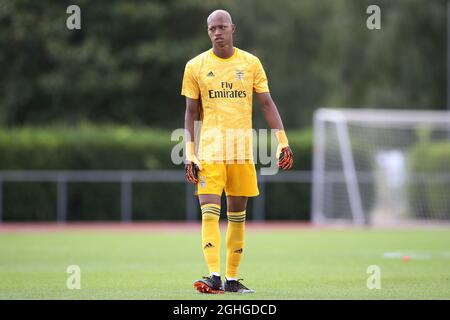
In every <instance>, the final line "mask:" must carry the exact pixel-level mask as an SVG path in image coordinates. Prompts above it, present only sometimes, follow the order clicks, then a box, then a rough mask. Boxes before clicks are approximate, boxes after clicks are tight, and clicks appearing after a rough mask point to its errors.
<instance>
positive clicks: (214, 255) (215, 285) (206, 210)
mask: <svg viewBox="0 0 450 320" xmlns="http://www.w3.org/2000/svg"><path fill="white" fill-rule="evenodd" d="M198 197H199V201H200V207H201V209H202V248H203V255H204V256H205V260H206V264H207V265H208V269H209V272H210V276H209V277H204V278H203V279H201V280H197V281H195V282H194V287H195V288H196V289H197V291H199V292H201V293H224V290H223V286H222V280H221V278H220V228H219V218H220V196H218V195H214V194H201V195H198Z"/></svg>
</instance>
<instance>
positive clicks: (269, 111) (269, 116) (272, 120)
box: [256, 92, 284, 130]
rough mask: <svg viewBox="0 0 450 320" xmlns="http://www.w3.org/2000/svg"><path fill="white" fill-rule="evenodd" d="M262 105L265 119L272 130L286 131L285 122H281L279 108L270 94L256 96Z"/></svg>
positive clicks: (264, 93)
mask: <svg viewBox="0 0 450 320" xmlns="http://www.w3.org/2000/svg"><path fill="white" fill-rule="evenodd" d="M256 95H257V97H258V100H259V103H260V104H261V109H262V111H263V115H264V118H265V119H266V121H267V124H268V125H269V127H270V128H271V129H279V130H284V127H283V122H282V121H281V117H280V114H279V113H278V109H277V106H276V105H275V102H273V100H272V97H271V96H270V93H269V92H263V93H257V94H256Z"/></svg>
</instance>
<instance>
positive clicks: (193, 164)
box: [184, 141, 202, 184]
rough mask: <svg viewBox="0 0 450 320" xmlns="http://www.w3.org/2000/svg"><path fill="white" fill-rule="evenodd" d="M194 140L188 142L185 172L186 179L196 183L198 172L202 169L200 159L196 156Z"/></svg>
mask: <svg viewBox="0 0 450 320" xmlns="http://www.w3.org/2000/svg"><path fill="white" fill-rule="evenodd" d="M194 150H195V147H194V142H191V141H189V142H187V143H186V164H185V166H184V172H185V176H186V181H187V182H189V183H194V184H196V183H197V182H198V172H199V171H200V170H201V169H202V166H201V164H200V161H199V160H198V159H197V157H196V156H195V151H194Z"/></svg>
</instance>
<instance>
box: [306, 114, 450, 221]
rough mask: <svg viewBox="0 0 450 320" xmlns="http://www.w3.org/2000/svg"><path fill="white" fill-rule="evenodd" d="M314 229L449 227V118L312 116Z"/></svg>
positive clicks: (431, 115) (357, 115)
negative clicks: (332, 225)
mask: <svg viewBox="0 0 450 320" xmlns="http://www.w3.org/2000/svg"><path fill="white" fill-rule="evenodd" d="M313 167H314V168H313V170H314V172H313V197H312V219H313V222H315V223H328V222H338V221H343V222H352V223H354V224H359V225H364V224H396V223H411V222H412V223H415V222H424V221H432V222H441V221H447V222H450V112H444V111H442V112H441V111H393V110H364V109H355V110H353V109H319V110H317V111H316V113H315V115H314V163H313Z"/></svg>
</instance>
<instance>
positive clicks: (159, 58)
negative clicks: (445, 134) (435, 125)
mask: <svg viewBox="0 0 450 320" xmlns="http://www.w3.org/2000/svg"><path fill="white" fill-rule="evenodd" d="M72 4H76V5H79V6H80V8H81V30H68V29H67V28H66V19H67V18H68V17H69V14H67V13H66V9H67V7H68V6H69V5H72ZM372 4H376V5H379V6H380V7H381V27H382V29H381V30H368V29H367V27H366V20H367V18H368V14H367V13H366V9H367V7H368V6H369V5H372ZM218 8H222V9H226V10H228V11H229V12H230V13H231V15H232V16H233V19H234V23H235V24H236V25H237V31H236V33H235V45H236V46H237V47H239V48H241V49H243V50H246V51H249V52H251V53H253V54H255V55H257V56H258V57H259V58H260V59H261V61H262V63H263V65H264V67H265V69H266V73H267V75H268V78H269V86H270V88H271V94H272V96H273V98H274V100H275V102H276V103H277V105H278V108H279V111H280V113H281V116H282V118H283V121H284V124H285V126H286V128H287V131H288V137H289V140H290V143H291V145H292V148H293V150H294V153H295V155H296V162H295V168H294V169H296V170H310V169H311V158H312V152H313V150H312V132H311V129H310V126H311V124H312V115H313V113H314V111H315V110H316V109H317V108H318V107H334V108H387V109H402V108H405V109H445V108H446V107H445V105H446V66H447V63H446V25H447V19H446V12H447V1H446V0H430V1H424V0H396V1H389V0H333V1H331V0H281V1H277V2H274V1H270V0H258V1H256V0H243V1H236V0H232V1H225V0H206V1H201V0H183V1H180V0H159V1H157V0H153V1H152V0H127V1H124V0H109V1H105V0H95V1H92V0H91V1H89V0H70V1H67V0H58V1H54V0H39V1H32V0H8V1H2V0H0V169H1V170H8V169H9V170H11V169H12V170H20V169H36V170H39V169H88V170H89V169H110V170H117V169H144V170H145V169H182V168H181V167H180V166H179V165H178V166H177V165H174V164H173V163H172V162H171V161H170V152H171V149H172V147H173V145H174V144H176V143H177V142H172V141H170V133H171V131H172V130H174V129H176V128H182V127H183V126H184V105H185V102H184V98H183V97H182V96H180V91H181V81H182V76H183V71H184V66H185V64H186V62H187V61H188V60H189V59H191V58H193V57H194V56H196V55H197V54H199V53H201V52H203V51H205V50H208V49H209V48H210V47H211V43H210V41H209V38H208V36H207V32H206V18H207V16H208V14H209V13H210V12H211V11H213V10H215V9H218ZM254 127H255V128H266V127H267V125H266V124H265V121H264V119H263V117H262V113H261V112H260V111H259V107H258V106H257V104H255V106H254ZM3 190H4V198H3V200H4V219H5V220H52V219H55V196H56V195H55V192H56V190H55V186H54V185H53V184H50V183H40V184H29V183H5V184H4V186H3ZM133 190H134V194H133V197H134V198H133V203H134V207H133V212H134V218H135V219H138V220H139V219H166V220H170V219H184V217H185V213H184V192H185V186H184V184H182V183H180V184H161V183H160V184H137V183H136V184H134V185H133ZM68 192H69V195H68V201H69V204H68V205H69V208H68V211H69V213H70V215H69V219H70V220H93V219H102V220H103V219H118V218H119V211H120V204H119V202H118V193H119V192H120V190H119V186H118V185H117V184H97V185H88V184H83V183H79V184H71V185H70V186H69V188H68ZM419 192H420V190H419ZM173 194H182V195H183V196H182V197H178V198H177V200H176V201H174V199H173V197H172V195H173ZM267 194H268V201H266V212H267V218H268V219H283V218H285V219H286V218H287V219H305V220H306V219H308V218H309V212H310V208H309V205H310V187H309V185H307V184H295V185H294V184H291V185H289V184H269V185H267ZM280 197H283V199H284V200H283V201H282V202H280V201H278V200H279V199H280ZM111 199H113V200H111ZM167 203H170V204H171V205H170V206H167ZM251 208H252V203H250V204H249V210H248V212H249V215H250V216H249V218H251V212H252V209H251ZM293 208H295V210H293Z"/></svg>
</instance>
